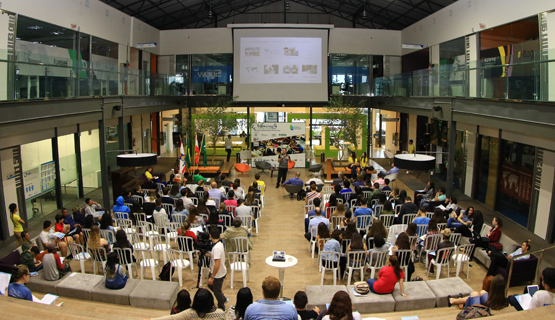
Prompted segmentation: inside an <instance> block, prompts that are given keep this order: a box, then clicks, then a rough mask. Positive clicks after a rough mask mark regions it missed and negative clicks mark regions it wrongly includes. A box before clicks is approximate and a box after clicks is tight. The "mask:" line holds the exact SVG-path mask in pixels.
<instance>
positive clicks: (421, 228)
mask: <svg viewBox="0 0 555 320" xmlns="http://www.w3.org/2000/svg"><path fill="white" fill-rule="evenodd" d="M427 233H428V225H427V224H418V225H416V235H417V236H419V237H422V236H423V235H425V234H427Z"/></svg>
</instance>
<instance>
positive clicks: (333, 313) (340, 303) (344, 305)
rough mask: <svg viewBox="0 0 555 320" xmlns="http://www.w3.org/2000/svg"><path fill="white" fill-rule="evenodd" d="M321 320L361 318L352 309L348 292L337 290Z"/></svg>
mask: <svg viewBox="0 0 555 320" xmlns="http://www.w3.org/2000/svg"><path fill="white" fill-rule="evenodd" d="M322 320H362V316H361V315H360V313H358V312H356V311H353V303H352V302H351V297H349V294H348V293H347V292H345V291H337V292H336V293H335V294H334V295H333V298H332V300H331V303H330V307H329V308H328V311H326V313H325V315H324V317H323V318H322Z"/></svg>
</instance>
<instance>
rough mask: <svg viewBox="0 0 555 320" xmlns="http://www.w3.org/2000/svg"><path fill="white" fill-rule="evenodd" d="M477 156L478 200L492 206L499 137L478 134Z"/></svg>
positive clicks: (493, 202)
mask: <svg viewBox="0 0 555 320" xmlns="http://www.w3.org/2000/svg"><path fill="white" fill-rule="evenodd" d="M479 146H480V149H479V152H480V154H479V156H478V181H477V184H478V190H477V191H478V192H477V198H478V201H480V202H483V203H485V204H486V205H487V206H488V207H490V208H494V205H495V193H496V189H497V184H496V182H497V173H498V169H497V168H498V164H499V138H493V137H487V136H482V135H480V141H479Z"/></svg>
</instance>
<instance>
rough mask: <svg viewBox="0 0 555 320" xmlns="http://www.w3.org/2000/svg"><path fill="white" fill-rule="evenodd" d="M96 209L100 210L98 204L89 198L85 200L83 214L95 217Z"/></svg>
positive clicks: (100, 207)
mask: <svg viewBox="0 0 555 320" xmlns="http://www.w3.org/2000/svg"><path fill="white" fill-rule="evenodd" d="M96 209H102V206H101V205H99V204H98V202H94V201H93V200H92V199H91V198H86V199H85V214H86V215H92V216H93V217H96Z"/></svg>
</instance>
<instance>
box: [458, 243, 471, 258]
mask: <svg viewBox="0 0 555 320" xmlns="http://www.w3.org/2000/svg"><path fill="white" fill-rule="evenodd" d="M474 246H475V244H474V243H468V244H463V245H460V246H459V247H458V248H457V255H459V256H460V255H462V256H463V257H464V258H463V259H461V260H467V259H468V258H469V257H470V253H471V252H472V250H474Z"/></svg>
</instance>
